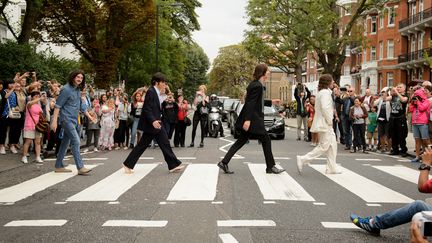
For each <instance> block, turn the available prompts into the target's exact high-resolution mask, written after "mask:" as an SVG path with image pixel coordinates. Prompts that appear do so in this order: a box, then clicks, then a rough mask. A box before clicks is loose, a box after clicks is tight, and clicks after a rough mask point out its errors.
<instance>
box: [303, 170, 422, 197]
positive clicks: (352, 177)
mask: <svg viewBox="0 0 432 243" xmlns="http://www.w3.org/2000/svg"><path fill="white" fill-rule="evenodd" d="M310 167H312V168H313V169H315V170H317V171H318V172H320V173H321V174H323V175H325V176H326V177H328V178H329V179H330V180H332V181H334V182H336V183H337V184H339V185H341V186H342V187H344V188H346V189H347V190H349V191H350V192H352V193H354V194H356V195H357V196H359V197H360V198H362V199H363V200H365V201H366V202H367V203H410V202H413V201H414V200H412V199H411V198H409V197H407V196H404V195H402V194H400V193H399V192H396V191H393V190H391V189H389V188H387V187H385V186H383V185H381V184H378V183H376V182H374V181H372V180H370V179H368V178H366V177H363V176H361V175H359V174H357V173H354V172H352V171H350V170H348V169H346V168H344V167H342V166H340V169H341V170H342V174H326V173H325V170H326V165H317V164H314V165H312V164H311V165H310Z"/></svg>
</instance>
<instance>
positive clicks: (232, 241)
mask: <svg viewBox="0 0 432 243" xmlns="http://www.w3.org/2000/svg"><path fill="white" fill-rule="evenodd" d="M219 238H220V239H221V241H222V243H238V241H237V240H236V238H234V236H232V235H231V234H219Z"/></svg>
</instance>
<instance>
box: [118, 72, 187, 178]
mask: <svg viewBox="0 0 432 243" xmlns="http://www.w3.org/2000/svg"><path fill="white" fill-rule="evenodd" d="M166 80H167V79H166V77H165V75H164V74H162V73H159V72H158V73H156V74H154V75H153V77H152V80H151V83H152V85H153V86H152V87H150V88H149V89H148V90H147V94H146V96H145V103H144V107H143V111H142V113H141V117H140V124H142V126H141V127H140V128H141V130H142V131H143V135H142V138H141V140H140V141H139V142H138V144H137V146H135V147H134V148H133V149H132V151H131V152H130V154H129V155H128V157H127V158H126V160H125V161H124V162H123V166H124V170H125V173H126V174H131V173H133V171H132V170H133V168H134V167H135V164H136V163H137V161H138V159H139V157H140V156H141V155H142V154H143V153H144V151H145V150H146V149H147V147H148V146H149V145H150V143H151V141H152V140H153V139H156V141H157V143H158V145H159V147H160V148H161V150H162V153H163V156H164V158H165V161H166V163H167V164H168V170H169V172H170V173H173V172H179V171H181V170H182V169H183V168H184V166H183V165H182V162H181V161H180V160H178V159H177V157H176V156H175V154H174V153H173V151H172V149H171V145H170V143H169V140H168V135H167V132H166V130H165V128H164V127H163V126H162V123H161V117H162V111H161V103H162V102H161V100H160V98H161V97H160V95H161V93H162V92H164V90H165V88H166V86H167V81H166Z"/></svg>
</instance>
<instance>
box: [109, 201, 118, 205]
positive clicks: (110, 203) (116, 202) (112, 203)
mask: <svg viewBox="0 0 432 243" xmlns="http://www.w3.org/2000/svg"><path fill="white" fill-rule="evenodd" d="M108 204H109V205H117V204H120V202H118V201H114V202H108Z"/></svg>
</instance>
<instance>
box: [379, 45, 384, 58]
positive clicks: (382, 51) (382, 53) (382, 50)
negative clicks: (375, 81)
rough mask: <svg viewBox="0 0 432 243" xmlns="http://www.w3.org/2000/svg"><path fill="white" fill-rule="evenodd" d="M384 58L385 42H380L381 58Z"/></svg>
mask: <svg viewBox="0 0 432 243" xmlns="http://www.w3.org/2000/svg"><path fill="white" fill-rule="evenodd" d="M383 58H384V42H383V41H380V42H379V60H382V59H383Z"/></svg>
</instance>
